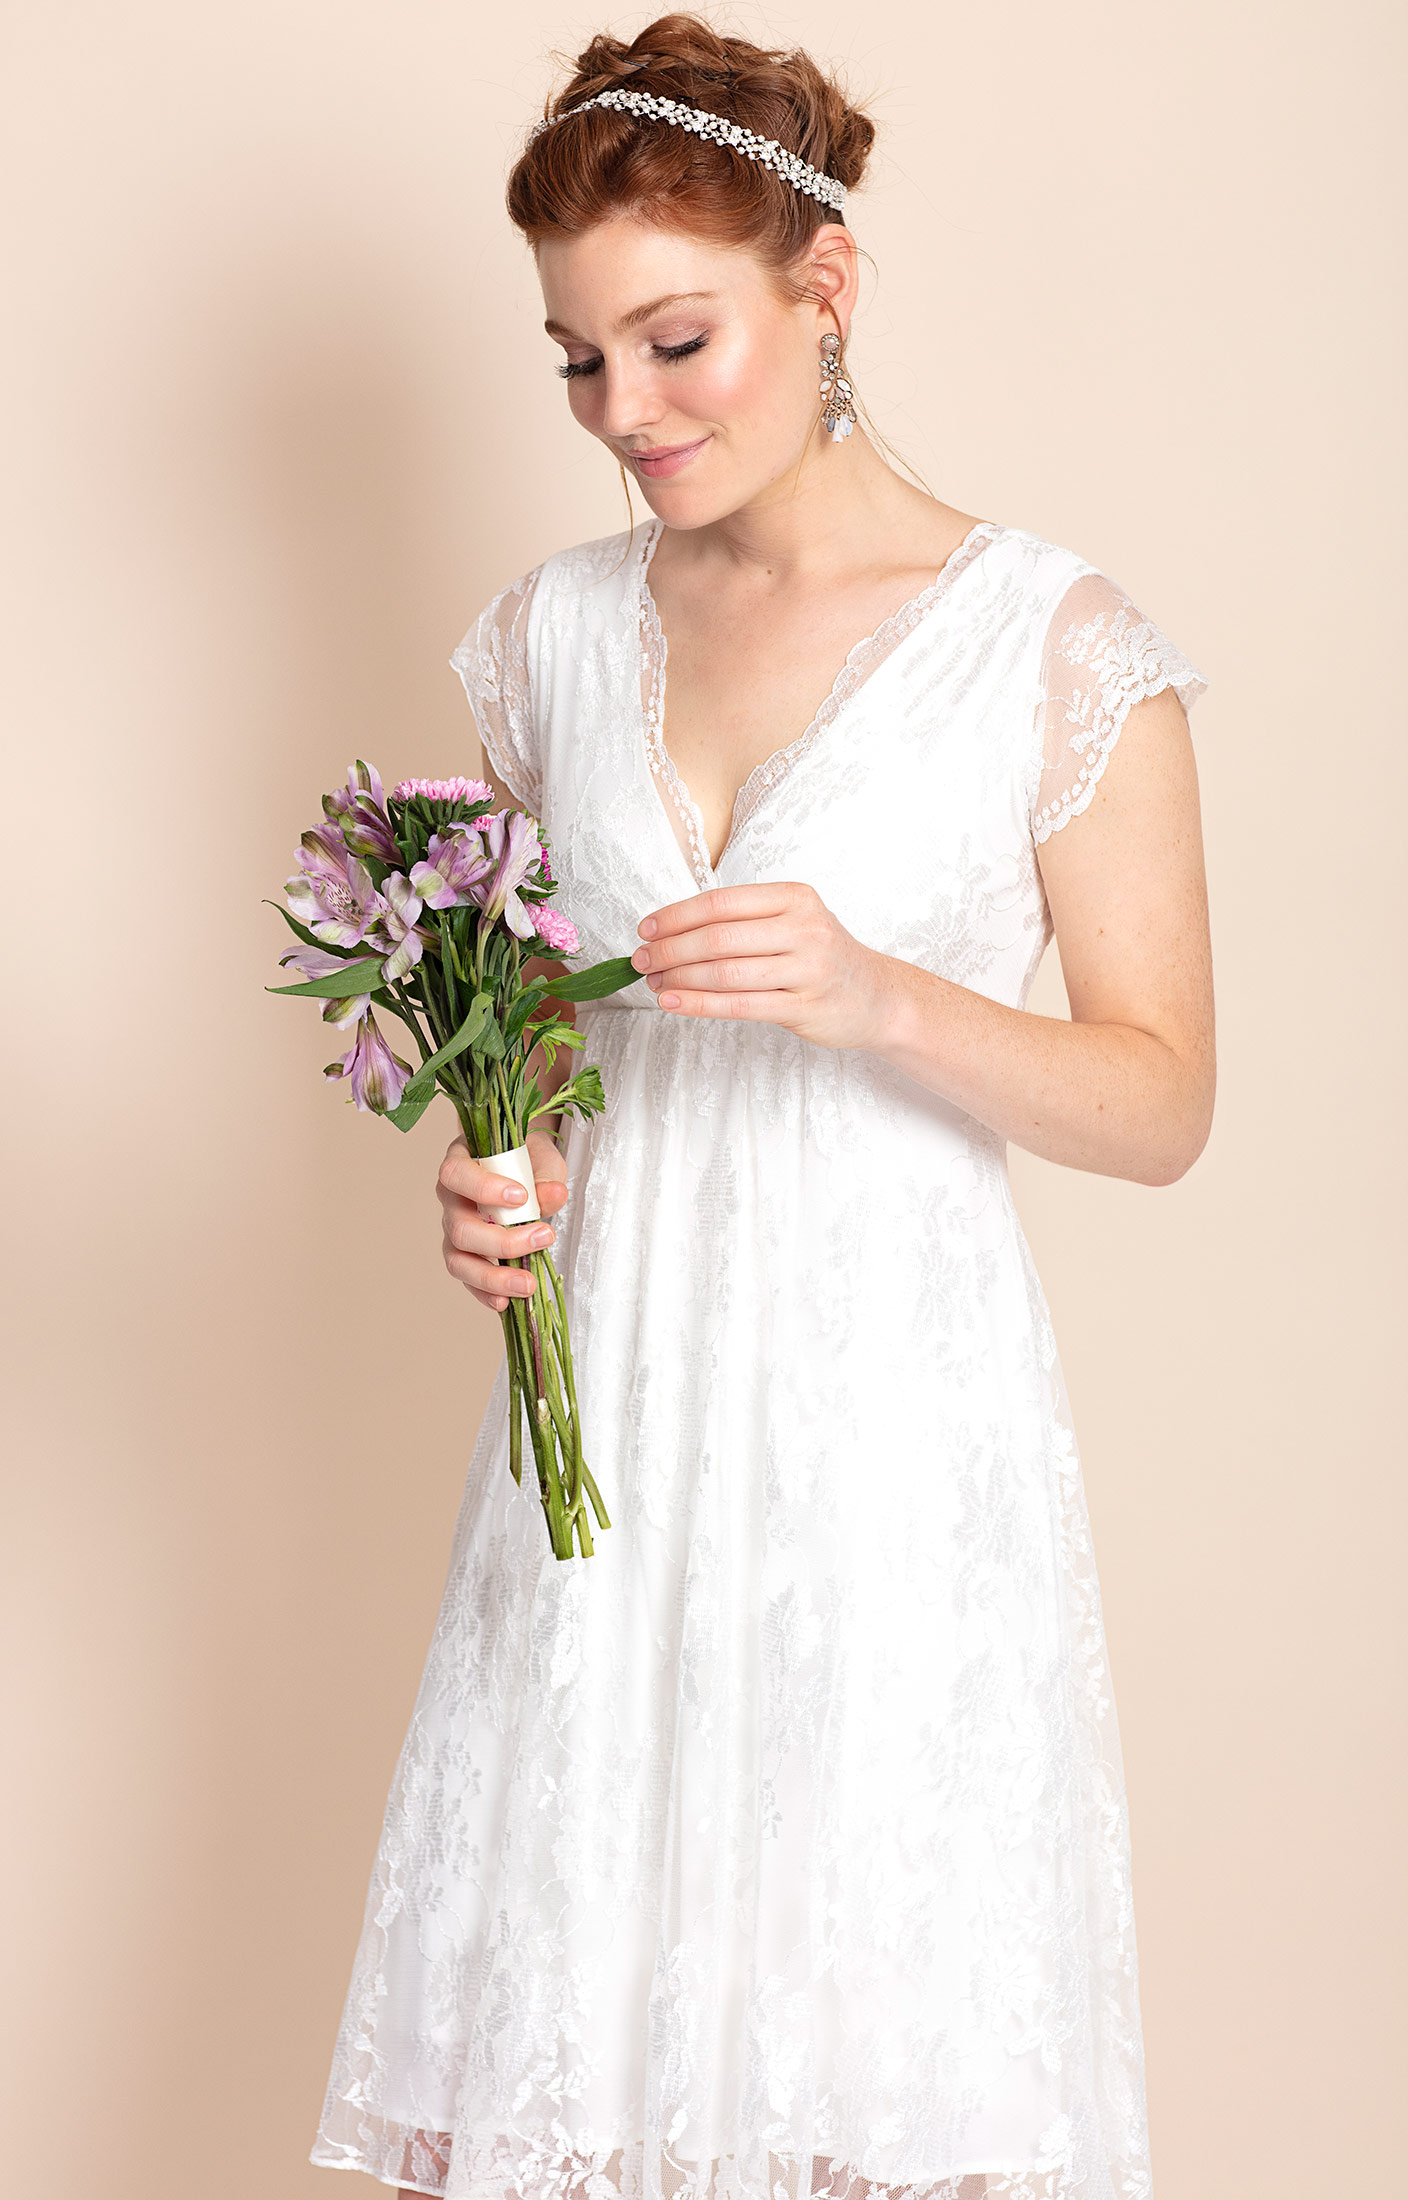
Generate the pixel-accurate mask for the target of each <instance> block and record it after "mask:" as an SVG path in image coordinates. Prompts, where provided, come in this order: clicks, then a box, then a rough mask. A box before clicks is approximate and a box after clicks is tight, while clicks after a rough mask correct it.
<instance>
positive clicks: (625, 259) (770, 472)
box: [538, 218, 854, 527]
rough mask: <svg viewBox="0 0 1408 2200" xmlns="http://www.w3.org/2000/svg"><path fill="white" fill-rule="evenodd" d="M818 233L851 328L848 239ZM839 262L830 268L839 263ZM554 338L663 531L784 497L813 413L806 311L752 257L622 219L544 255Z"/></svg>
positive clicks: (816, 404) (814, 306) (556, 242)
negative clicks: (773, 496) (829, 248)
mask: <svg viewBox="0 0 1408 2200" xmlns="http://www.w3.org/2000/svg"><path fill="white" fill-rule="evenodd" d="M837 230H838V225H835V224H828V225H826V226H825V228H823V229H822V230H819V231H818V232H817V238H818V240H819V241H820V242H821V244H822V247H823V249H822V252H821V254H820V255H819V258H818V263H817V267H816V268H815V269H809V270H808V279H811V278H812V276H813V275H814V274H816V275H817V276H818V278H819V279H818V283H817V287H818V288H819V289H820V290H821V291H822V292H823V293H824V294H825V295H827V296H829V297H832V298H834V299H835V302H836V305H837V309H838V313H839V317H840V321H841V327H842V330H843V331H844V329H845V327H846V321H847V315H848V312H849V307H850V303H851V298H850V294H849V293H850V284H851V282H853V279H854V268H853V248H852V243H851V238H850V233H849V232H848V231H846V230H844V229H841V230H840V231H839V240H840V243H839V247H838V248H837V249H833V250H832V251H831V252H828V251H827V250H826V249H825V243H826V240H827V239H830V240H832V243H833V246H836V245H837ZM833 263H834V265H833ZM538 274H539V278H540V280H541V282H542V286H543V301H544V303H545V305H546V306H547V331H548V334H549V335H550V336H551V337H553V338H554V339H555V341H556V342H557V343H559V344H561V346H562V349H563V352H564V354H565V360H564V363H563V365H562V366H560V367H559V369H558V372H559V373H561V374H565V375H566V377H567V389H568V401H569V403H570V404H571V407H572V411H573V414H574V415H575V417H576V418H577V419H578V420H579V421H580V422H581V424H582V426H583V427H584V428H585V429H586V430H587V431H588V433H589V434H591V435H594V436H597V437H599V438H600V440H601V441H602V442H603V443H604V444H605V445H606V447H607V449H608V450H610V451H611V452H613V453H614V454H615V455H616V456H617V457H618V458H620V460H621V462H622V463H623V465H624V466H625V467H626V469H627V471H628V473H631V474H633V475H634V476H635V479H636V480H637V481H638V482H639V483H640V486H641V489H642V492H643V494H644V496H645V500H646V502H647V504H648V505H649V506H650V508H651V510H652V511H653V512H656V513H658V515H659V516H660V518H661V519H663V520H664V521H665V523H666V525H667V526H670V527H702V526H705V525H706V524H707V523H708V522H710V521H711V520H717V519H721V518H723V517H725V516H726V515H727V514H728V513H730V512H737V511H739V510H741V509H743V508H744V507H745V506H747V505H752V504H756V503H759V502H762V503H766V502H768V501H769V498H770V492H772V491H774V490H775V489H776V490H777V491H778V492H779V493H786V491H787V489H788V488H789V487H790V480H789V477H790V476H791V475H792V474H794V473H795V471H796V468H797V465H798V462H799V460H800V459H801V457H802V454H803V452H804V451H805V449H806V448H807V446H808V444H809V443H811V442H812V440H813V439H814V438H815V437H816V435H817V423H818V418H819V414H820V397H819V391H818V384H819V379H820V351H819V348H818V347H819V344H820V340H821V337H822V335H823V334H824V333H825V331H826V330H827V329H828V328H830V327H831V326H832V322H831V318H830V315H829V314H828V313H827V312H826V310H825V308H824V307H823V306H821V305H819V304H818V303H816V302H815V301H814V300H811V299H809V300H807V301H806V302H805V303H804V304H802V305H800V306H794V305H790V304H789V303H788V302H787V300H786V299H785V298H783V297H782V296H780V294H779V292H778V290H777V288H776V286H775V283H774V279H773V277H772V276H771V274H770V273H769V271H768V270H767V269H766V268H765V267H763V265H762V264H761V262H759V261H758V260H757V259H755V258H754V257H753V256H752V254H751V253H747V252H742V251H732V250H728V249H726V248H722V247H720V246H717V245H710V244H704V243H701V242H699V241H698V240H696V239H694V238H691V237H682V236H679V235H676V234H675V233H674V232H672V231H668V230H662V229H651V228H648V227H646V226H645V225H644V224H643V223H640V222H636V221H631V220H627V219H624V218H617V219H613V220H611V221H606V222H600V223H598V224H597V226H596V227H595V228H594V229H589V230H586V231H585V232H583V234H582V235H580V236H575V237H567V236H552V237H548V238H546V239H544V241H543V243H542V244H541V245H540V246H539V248H538Z"/></svg>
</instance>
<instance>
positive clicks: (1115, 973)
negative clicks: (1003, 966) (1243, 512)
mask: <svg viewBox="0 0 1408 2200" xmlns="http://www.w3.org/2000/svg"><path fill="white" fill-rule="evenodd" d="M1039 856H1040V862H1041V873H1042V878H1043V881H1044V883H1045V886H1046V893H1047V899H1048V902H1049V904H1050V908H1051V916H1052V923H1053V926H1054V928H1055V935H1056V942H1057V946H1058V948H1059V950H1060V955H1061V967H1062V970H1063V972H1064V974H1065V979H1066V989H1067V994H1068V996H1069V999H1070V1004H1071V1017H1070V1021H1069V1022H1067V1021H1066V1020H1065V1019H1064V1018H1062V1017H1054V1016H1039V1015H1036V1014H1034V1013H1033V1012H1032V1011H1030V1010H1027V1009H1017V1008H1009V1007H1007V1006H1005V1005H1004V1004H1003V1003H1001V1002H999V1001H992V1000H989V999H988V998H987V996H986V995H985V994H981V993H976V992H974V991H972V990H971V989H970V988H968V987H966V986H961V985H955V984H954V983H952V981H951V980H949V979H947V978H940V977H936V976H935V975H934V974H933V973H932V972H931V971H928V970H923V969H920V968H919V967H918V966H917V965H916V964H914V963H908V962H904V961H902V960H901V959H899V958H898V957H896V956H893V955H884V954H881V953H880V952H879V951H878V950H877V949H874V948H869V947H865V946H864V945H862V943H861V942H860V941H859V940H857V939H855V938H854V937H853V936H852V934H851V933H849V932H847V931H846V929H845V927H844V926H843V925H841V924H840V923H839V922H838V920H837V919H836V918H835V917H834V916H833V915H832V913H831V911H830V910H829V909H828V908H827V907H826V905H825V904H824V903H823V902H822V900H821V898H820V896H819V895H818V894H817V893H816V891H815V889H814V888H813V887H811V886H808V885H805V884H803V883H801V882H795V881H782V882H776V883H774V882H767V883H760V884H757V885H749V886H729V887H716V888H714V889H712V890H711V891H709V892H707V893H704V894H698V895H695V896H694V897H692V899H690V900H688V901H681V902H673V903H670V904H668V905H667V906H666V907H664V908H661V909H657V910H654V911H652V912H651V914H650V915H649V916H647V917H645V918H644V919H642V922H641V925H640V930H641V933H642V935H643V938H644V940H645V942H646V944H645V945H643V946H642V947H640V948H638V949H637V951H636V953H635V955H634V957H633V958H632V959H633V960H634V962H635V964H636V967H637V968H638V969H640V970H642V971H644V972H646V973H647V974H648V976H647V982H648V983H649V984H650V986H651V987H652V989H653V990H654V992H655V994H656V998H657V999H658V1000H659V1003H660V1006H661V1008H662V1009H668V1010H669V1011H671V1012H672V1013H674V1014H680V1015H694V1016H738V1017H753V1018H757V1019H760V1020H763V1021H767V1022H772V1023H779V1024H782V1025H784V1026H786V1027H787V1028H788V1029H789V1030H793V1031H796V1032H797V1033H799V1034H800V1036H801V1037H803V1038H806V1039H810V1040H813V1041H814V1042H815V1043H816V1044H817V1045H819V1046H834V1047H868V1048H871V1049H873V1050H874V1051H875V1052H877V1053H880V1054H883V1055H884V1056H885V1058H886V1059H887V1060H888V1061H891V1062H893V1063H894V1064H895V1065H896V1067H897V1068H900V1069H902V1070H904V1071H905V1072H906V1073H907V1074H908V1075H909V1076H911V1077H913V1078H915V1079H916V1080H917V1082H918V1083H920V1084H922V1085H925V1086H927V1087H928V1089H929V1090H930V1091H932V1092H936V1093H939V1094H941V1095H942V1096H943V1097H944V1098H945V1099H946V1100H950V1101H952V1102H953V1103H954V1104H955V1105H956V1106H958V1107H961V1108H963V1109H964V1110H965V1111H966V1112H967V1113H968V1114H970V1115H973V1116H975V1117H976V1118H977V1119H978V1121H979V1122H982V1123H986V1124H988V1125H989V1126H990V1127H991V1128H992V1129H993V1130H995V1131H997V1132H998V1133H999V1134H1000V1135H1001V1136H1002V1137H1004V1138H1009V1139H1011V1140H1012V1141H1013V1142H1014V1143H1015V1144H1017V1145H1019V1146H1025V1147H1027V1148H1028V1149H1029V1151H1031V1152H1032V1153H1038V1154H1041V1155H1043V1156H1044V1157H1045V1158H1046V1159H1047V1160H1050V1161H1061V1162H1064V1163H1065V1164H1066V1165H1067V1167H1069V1168H1076V1169H1089V1170H1093V1171H1095V1172H1097V1173H1099V1174H1101V1175H1104V1176H1117V1177H1125V1178H1129V1179H1131V1180H1133V1181H1134V1182H1136V1183H1141V1184H1172V1183H1174V1182H1175V1181H1176V1180H1177V1179H1178V1178H1179V1177H1180V1176H1182V1175H1183V1174H1184V1173H1185V1171H1186V1170H1187V1169H1189V1168H1190V1167H1191V1166H1192V1164H1193V1162H1194V1161H1195V1160H1196V1159H1197V1157H1198V1155H1199V1154H1200V1153H1201V1151H1202V1149H1203V1146H1204V1145H1205V1143H1206V1141H1207V1136H1208V1130H1209V1127H1210V1125H1211V1121H1212V1106H1213V1089H1214V1083H1215V1067H1214V1046H1213V998H1212V971H1211V963H1212V957H1211V950H1210V946H1209V940H1208V912H1207V892H1206V885H1205V880H1204V874H1203V850H1202V833H1201V820H1200V814H1199V803H1198V784H1197V772H1196V768H1195V765H1194V759H1193V746H1192V741H1191V738H1190V735H1189V731H1188V720H1187V716H1186V714H1185V712H1184V709H1183V706H1182V704H1181V703H1180V702H1179V700H1178V697H1177V696H1176V695H1175V694H1174V692H1173V691H1172V689H1171V688H1164V689H1162V690H1160V692H1159V693H1158V694H1157V695H1153V696H1150V697H1148V698H1147V699H1146V700H1145V701H1143V702H1141V703H1137V704H1136V705H1135V706H1134V707H1133V709H1132V710H1131V711H1130V712H1129V714H1128V717H1127V719H1126V721H1125V724H1124V728H1123V731H1122V734H1121V737H1120V739H1119V741H1118V742H1117V743H1116V745H1115V747H1114V749H1113V750H1112V751H1111V754H1110V757H1109V760H1108V762H1107V764H1106V767H1105V771H1104V774H1103V776H1102V778H1101V779H1100V781H1099V784H1098V785H1097V787H1096V790H1095V793H1094V796H1093V798H1092V800H1091V802H1090V804H1089V806H1088V807H1087V808H1086V809H1085V810H1084V811H1083V812H1082V813H1081V814H1080V815H1079V816H1077V817H1074V818H1072V819H1071V820H1070V821H1069V822H1068V824H1067V825H1065V826H1064V827H1063V828H1062V830H1060V831H1059V832H1055V833H1052V834H1051V836H1050V837H1049V838H1048V839H1047V840H1046V841H1044V842H1043V843H1042V844H1041V847H1040V850H1039Z"/></svg>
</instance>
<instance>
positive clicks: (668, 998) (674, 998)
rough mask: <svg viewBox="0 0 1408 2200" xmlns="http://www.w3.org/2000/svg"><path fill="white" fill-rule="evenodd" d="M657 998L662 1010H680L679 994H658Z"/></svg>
mask: <svg viewBox="0 0 1408 2200" xmlns="http://www.w3.org/2000/svg"><path fill="white" fill-rule="evenodd" d="M655 998H656V1000H657V1001H658V1002H659V1003H660V1006H661V1007H662V1008H678V1007H679V1005H680V997H679V995H678V993H657V994H656V996H655Z"/></svg>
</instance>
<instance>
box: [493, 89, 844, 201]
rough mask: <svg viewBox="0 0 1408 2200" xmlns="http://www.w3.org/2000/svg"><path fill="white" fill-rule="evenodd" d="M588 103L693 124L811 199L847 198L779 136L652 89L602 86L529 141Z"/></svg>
mask: <svg viewBox="0 0 1408 2200" xmlns="http://www.w3.org/2000/svg"><path fill="white" fill-rule="evenodd" d="M588 107H607V108H609V109H610V110H611V111H612V113H614V114H631V115H642V116H644V117H645V118H646V120H647V121H650V122H672V123H673V124H674V125H675V127H676V128H677V129H680V130H692V131H693V132H694V135H695V136H696V137H699V138H708V139H710V140H712V142H713V143H714V144H715V145H731V146H732V147H733V149H734V151H735V152H736V153H742V154H743V155H744V157H745V159H747V160H756V161H758V162H759V163H760V164H761V165H762V166H763V167H764V168H771V169H773V170H774V172H775V173H776V174H777V175H779V176H781V177H782V179H783V181H784V182H785V183H790V184H791V186H792V188H793V190H794V191H801V192H803V193H805V195H806V196H807V197H808V198H810V199H819V200H820V201H821V203H822V204H823V205H825V206H834V207H835V208H836V210H837V212H838V213H839V212H840V210H841V208H842V207H843V206H844V205H845V203H846V186H845V185H844V183H838V182H837V180H836V178H835V176H827V175H823V173H822V171H821V170H820V169H819V168H812V167H809V166H808V164H807V162H806V161H804V160H802V159H801V158H800V157H799V156H798V155H797V154H796V153H789V152H788V150H787V148H786V146H785V145H779V144H778V142H777V139H776V138H763V137H759V136H758V135H757V134H756V132H755V131H752V130H745V129H744V128H743V126H742V124H741V123H737V122H730V121H729V120H728V118H727V116H725V115H716V114H711V113H710V111H709V109H708V108H707V107H686V106H684V105H682V104H681V102H680V101H679V100H677V99H657V98H656V96H655V94H654V93H653V92H620V91H608V92H598V93H597V94H596V95H595V97H594V98H592V99H584V100H583V101H582V103H581V105H580V106H577V107H568V108H566V109H565V110H564V112H563V113H562V114H560V115H554V116H552V118H551V119H550V120H549V119H546V118H545V119H544V120H543V121H541V122H535V123H534V125H533V127H532V129H531V130H530V131H529V132H528V142H529V144H530V145H531V144H532V142H533V139H534V138H535V137H537V136H538V135H539V133H540V132H541V131H543V130H550V129H551V128H552V127H553V124H554V123H558V122H567V121H570V119H571V117H572V116H573V115H581V114H585V113H586V111H587V109H588Z"/></svg>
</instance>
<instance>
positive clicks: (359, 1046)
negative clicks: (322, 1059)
mask: <svg viewBox="0 0 1408 2200" xmlns="http://www.w3.org/2000/svg"><path fill="white" fill-rule="evenodd" d="M323 1075H324V1077H326V1078H329V1079H331V1080H333V1081H335V1080H336V1079H337V1078H339V1077H346V1078H349V1079H350V1080H351V1084H352V1099H353V1102H354V1104H355V1105H356V1106H357V1107H359V1108H361V1109H362V1110H363V1112H364V1113H365V1114H368V1115H390V1113H391V1112H392V1110H393V1109H394V1108H399V1107H400V1105H401V1095H402V1093H403V1092H404V1091H405V1089H406V1086H407V1084H408V1083H409V1081H410V1075H411V1065H410V1063H409V1062H403V1061H402V1060H401V1058H400V1056H399V1055H397V1054H393V1053H392V1051H391V1049H390V1047H389V1046H388V1045H387V1043H386V1041H385V1040H384V1039H383V1038H382V1036H381V1033H380V1032H379V1031H378V1029H377V1024H376V1018H375V1016H373V1014H372V1012H371V1010H370V1009H368V1010H367V1013H366V1015H365V1016H364V1017H363V1018H362V1019H361V1022H360V1023H359V1024H358V1026H357V1038H356V1043H355V1045H354V1046H353V1047H352V1049H351V1052H350V1053H347V1054H344V1055H343V1057H342V1060H341V1061H340V1062H329V1064H328V1066H327V1068H326V1069H325V1070H324V1071H323Z"/></svg>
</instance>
